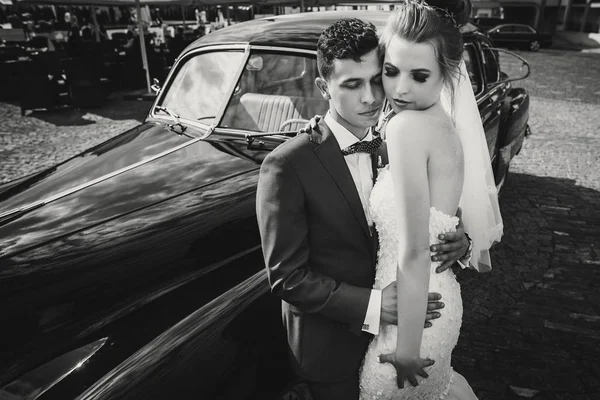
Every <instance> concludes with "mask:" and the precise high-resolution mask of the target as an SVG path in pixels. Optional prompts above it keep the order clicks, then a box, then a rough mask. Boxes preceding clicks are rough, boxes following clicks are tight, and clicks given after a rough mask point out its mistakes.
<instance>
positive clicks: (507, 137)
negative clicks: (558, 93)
mask: <svg viewBox="0 0 600 400" xmlns="http://www.w3.org/2000/svg"><path fill="white" fill-rule="evenodd" d="M528 121H529V95H528V93H527V91H526V90H525V89H523V88H512V89H510V91H509V92H508V95H507V96H506V98H505V99H504V101H503V104H502V107H501V116H500V127H499V143H500V145H499V149H498V156H497V160H496V162H497V163H498V164H497V168H496V184H498V183H499V180H501V179H502V178H503V177H504V175H505V174H506V170H507V169H508V166H509V164H510V161H511V160H512V159H513V157H514V156H515V155H517V154H518V153H519V152H520V151H521V147H522V146H523V140H524V139H525V133H526V130H527V123H528Z"/></svg>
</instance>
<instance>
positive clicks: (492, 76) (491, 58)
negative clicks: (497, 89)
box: [481, 44, 500, 84]
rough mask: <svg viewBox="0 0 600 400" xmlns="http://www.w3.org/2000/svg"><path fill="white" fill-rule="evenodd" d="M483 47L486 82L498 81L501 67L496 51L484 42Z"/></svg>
mask: <svg viewBox="0 0 600 400" xmlns="http://www.w3.org/2000/svg"><path fill="white" fill-rule="evenodd" d="M481 48H482V50H483V69H484V70H485V77H486V82H487V83H488V84H490V83H494V82H498V80H500V67H499V65H498V57H497V54H496V51H494V50H492V48H490V47H489V46H488V45H486V44H482V45H481Z"/></svg>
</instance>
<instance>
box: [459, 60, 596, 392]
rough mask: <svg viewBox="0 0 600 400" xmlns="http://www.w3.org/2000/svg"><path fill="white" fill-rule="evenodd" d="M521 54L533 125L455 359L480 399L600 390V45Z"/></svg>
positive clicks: (468, 278) (467, 294) (467, 278)
mask: <svg viewBox="0 0 600 400" xmlns="http://www.w3.org/2000/svg"><path fill="white" fill-rule="evenodd" d="M521 55H522V56H523V57H525V58H526V59H527V60H528V61H529V62H530V63H531V65H532V77H531V78H530V79H527V80H526V81H523V82H516V83H515V86H522V87H525V88H527V89H528V90H529V91H530V93H531V95H532V96H533V97H532V99H531V113H530V115H531V117H530V125H531V127H532V131H533V134H532V135H531V136H529V137H528V138H527V139H526V141H525V145H524V148H523V150H522V151H521V153H520V154H519V155H518V156H517V157H516V158H515V160H514V162H513V164H511V174H510V175H509V179H508V182H507V183H506V185H505V187H504V189H503V193H502V196H501V208H502V213H503V217H504V222H505V231H504V237H503V239H502V242H501V243H500V244H499V245H497V247H496V248H495V249H494V250H493V252H492V257H493V262H494V269H493V270H492V272H490V273H489V274H476V273H469V272H463V273H462V274H461V276H460V280H461V284H462V288H463V298H464V301H465V314H464V323H463V330H462V335H461V338H460V340H459V344H458V346H457V348H456V350H455V353H454V360H453V361H454V367H455V369H456V370H457V371H460V372H461V373H462V374H463V375H465V377H466V378H467V379H468V380H469V382H470V383H471V384H472V385H473V387H474V390H475V392H476V394H477V395H478V397H479V398H480V400H499V399H522V398H533V399H538V400H546V399H547V400H554V399H560V400H567V399H573V400H575V399H576V400H593V399H600V346H599V344H600V291H599V290H598V289H599V288H600V167H599V166H598V165H599V164H600V105H599V104H600V54H593V55H592V54H581V53H573V52H554V51H548V52H539V53H521ZM505 69H507V70H510V68H505Z"/></svg>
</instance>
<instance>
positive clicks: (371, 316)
mask: <svg viewBox="0 0 600 400" xmlns="http://www.w3.org/2000/svg"><path fill="white" fill-rule="evenodd" d="M380 318H381V290H377V289H373V290H371V296H369V305H368V306H367V315H366V316H365V322H364V323H363V326H362V330H363V332H368V333H370V334H371V335H377V334H379V321H380Z"/></svg>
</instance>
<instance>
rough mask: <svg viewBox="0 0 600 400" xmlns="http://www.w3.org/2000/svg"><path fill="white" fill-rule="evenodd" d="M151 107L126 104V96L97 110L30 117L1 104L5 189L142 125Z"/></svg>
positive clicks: (0, 141)
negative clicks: (15, 182)
mask: <svg viewBox="0 0 600 400" xmlns="http://www.w3.org/2000/svg"><path fill="white" fill-rule="evenodd" d="M149 107H150V102H145V101H127V100H122V93H115V94H114V95H113V96H111V98H109V99H107V101H106V103H105V106H104V107H102V108H97V109H86V110H73V109H70V108H64V109H59V110H56V111H53V112H47V111H34V112H31V111H28V112H27V115H26V116H25V117H22V116H21V109H20V108H19V105H18V103H2V102H0V121H2V123H1V124H0V160H1V162H0V183H4V182H8V181H10V180H12V179H16V178H19V177H21V176H24V175H28V174H30V173H33V172H36V171H39V170H41V169H44V168H46V167H50V166H52V165H54V164H56V163H58V162H61V161H64V160H66V159H68V158H70V157H72V156H74V155H76V154H79V153H80V152H81V151H83V150H85V149H87V148H90V147H92V146H94V145H96V144H99V143H101V142H104V141H105V140H107V139H109V138H111V137H113V136H114V135H115V134H117V133H121V132H124V131H126V130H127V129H130V128H133V127H134V126H136V125H137V124H139V123H140V122H141V121H142V120H143V118H144V116H145V115H146V113H147V112H148V110H149Z"/></svg>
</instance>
